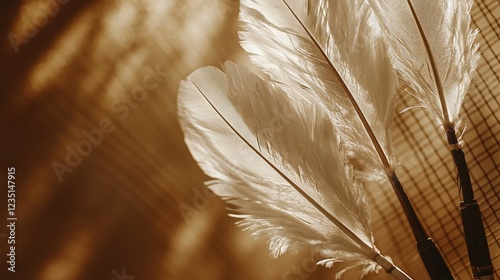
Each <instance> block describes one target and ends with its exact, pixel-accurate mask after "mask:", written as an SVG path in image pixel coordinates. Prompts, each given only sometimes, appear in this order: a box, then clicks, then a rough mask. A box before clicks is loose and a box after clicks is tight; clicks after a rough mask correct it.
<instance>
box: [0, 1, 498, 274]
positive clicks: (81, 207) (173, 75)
mask: <svg viewBox="0 0 500 280" xmlns="http://www.w3.org/2000/svg"><path fill="white" fill-rule="evenodd" d="M58 1H59V2H57V1H55V0H53V1H42V0H35V1H3V2H2V4H0V5H1V12H0V16H1V24H0V35H1V36H2V38H3V39H2V45H1V52H0V62H1V64H0V65H1V71H2V72H1V73H0V77H2V81H1V82H0V89H1V96H0V99H1V100H0V112H1V121H0V131H1V135H2V136H1V140H0V141H1V142H0V146H1V147H2V149H1V164H2V166H1V168H2V169H1V170H6V167H7V166H15V167H16V190H17V193H16V194H17V209H16V215H17V217H18V221H17V227H16V242H17V243H16V245H17V246H16V256H17V263H16V269H17V272H16V273H15V274H12V273H7V270H6V268H7V266H6V263H5V257H6V256H5V254H6V253H7V243H6V239H5V234H6V233H7V230H6V228H5V227H4V226H1V227H0V252H1V255H0V263H1V264H0V275H1V276H0V278H1V279H36V280H59V279H61V280H66V279H75V280H76V279H82V280H83V279H102V280H110V279H117V280H119V279H120V278H121V279H129V280H131V279H132V277H129V278H127V277H119V276H120V275H121V274H122V273H125V274H126V275H129V276H135V279H137V280H153V279H172V280H174V279H175V280H177V279H179V280H180V279H194V280H202V279H203V280H209V279H239V280H245V279H289V280H291V279H306V278H308V279H334V275H335V272H334V270H330V269H325V268H316V267H314V266H311V262H310V260H309V258H308V254H307V253H304V254H303V255H299V256H294V255H289V254H287V255H285V256H283V257H280V258H278V259H276V260H274V259H272V258H270V257H269V254H268V250H267V247H266V244H265V242H264V241H263V240H256V239H254V238H253V237H251V236H250V234H249V233H248V232H243V231H241V230H240V229H239V228H237V227H236V226H234V221H235V220H234V219H232V218H229V217H227V215H226V214H227V212H226V210H225V209H224V208H225V207H226V205H224V203H223V202H222V201H221V200H220V199H218V198H214V197H213V196H212V195H211V194H210V193H209V192H205V191H204V188H203V182H204V181H205V180H207V178H206V177H205V176H204V175H203V173H202V172H201V171H200V169H199V168H198V166H197V165H196V163H195V162H194V161H193V159H192V158H191V156H190V154H189V152H188V150H187V148H186V146H185V144H184V142H183V138H182V137H183V136H182V134H181V131H180V127H179V125H178V122H177V117H176V94H177V88H178V85H179V81H180V80H181V79H182V78H184V77H185V76H187V75H188V74H189V73H190V72H192V71H193V70H195V69H196V68H199V67H202V66H205V65H215V66H219V65H220V63H221V62H223V61H225V60H228V59H229V60H233V61H237V62H240V63H244V62H247V57H246V55H245V54H244V53H243V52H242V50H241V48H240V47H239V46H238V39H237V35H236V29H237V13H238V1H232V0H210V1H207V0H185V1H181V0H165V1H154V0H142V1H125V0H115V1H112V0H107V1H76V0H70V1H68V0H64V1H63V0H58ZM473 19H474V24H475V26H478V27H480V29H481V34H480V35H479V40H478V41H479V42H480V43H481V51H482V53H483V59H482V60H481V62H480V67H479V75H478V77H477V78H476V80H475V81H474V86H473V87H472V89H471V93H470V94H469V95H468V97H467V98H466V101H465V104H464V113H465V114H464V115H465V116H464V123H465V124H467V131H466V133H465V136H464V140H465V147H464V149H465V152H466V155H467V159H468V160H469V164H470V168H471V175H472V179H473V184H474V187H475V189H476V196H477V198H478V201H479V203H480V205H481V208H482V210H483V216H484V222H485V224H486V231H487V234H488V240H489V242H490V250H491V254H492V256H493V257H494V260H493V262H494V265H495V267H496V268H497V269H498V268H500V224H499V217H498V215H499V213H500V201H499V198H500V194H499V193H500V170H499V167H498V166H499V165H500V147H499V138H498V137H499V135H500V127H499V118H500V113H499V111H500V108H499V103H500V100H499V99H500V96H499V94H498V93H499V76H498V73H499V72H500V61H499V56H500V34H499V32H500V27H499V25H498V22H499V19H500V4H499V2H498V1H495V0H484V1H477V3H476V4H475V6H474V9H473ZM16 38H17V39H16ZM21 40H22V41H21ZM156 68H157V69H159V70H160V72H166V73H168V76H164V77H161V76H156V77H157V78H158V80H157V81H158V84H157V85H156V86H155V87H154V88H152V89H150V90H146V91H145V92H146V93H145V94H143V95H142V96H141V98H142V99H141V100H138V99H136V100H134V98H133V97H132V99H130V98H131V96H132V94H133V93H134V91H136V90H138V87H140V86H141V85H143V79H144V78H145V77H146V75H147V73H148V71H150V69H156ZM134 94H135V93H134ZM126 98H129V100H131V101H126ZM127 102H129V103H127ZM412 102H413V101H412V100H411V99H410V98H408V96H406V95H404V94H402V95H401V98H400V99H399V101H398V109H402V108H405V107H406V106H409V105H411V104H413V103H412ZM127 108H128V109H127ZM103 121H104V122H108V124H111V128H112V129H110V130H112V131H110V132H109V133H103V137H102V140H101V141H100V142H99V143H97V142H96V143H97V144H95V145H92V146H91V149H92V150H91V151H88V152H86V150H84V153H85V154H86V155H85V156H82V157H81V159H80V162H74V163H75V164H74V166H73V167H71V166H68V167H67V168H68V169H67V170H66V171H67V172H63V173H62V175H61V180H59V178H58V175H57V174H56V172H55V171H54V164H58V163H59V164H61V165H62V164H67V162H66V160H67V159H66V158H67V157H68V154H69V153H71V152H70V150H77V149H78V147H80V148H82V147H83V146H82V145H84V144H82V143H83V142H84V141H85V140H86V136H85V135H84V133H83V132H82V131H84V130H85V131H88V132H89V131H95V130H96V129H100V123H101V122H103ZM393 132H394V137H393V139H394V145H395V146H396V147H397V154H398V158H399V160H400V162H401V166H400V167H399V170H398V171H399V174H400V176H401V179H402V181H403V184H404V185H405V186H406V188H407V191H408V193H409V195H410V197H411V199H412V201H413V203H414V206H415V207H416V209H417V211H418V214H419V215H420V217H422V220H423V221H424V224H425V227H426V228H427V230H428V231H429V233H430V235H431V236H432V237H433V238H434V239H435V240H436V241H437V243H438V245H439V246H440V248H441V250H442V251H443V254H444V255H445V258H446V260H447V261H448V263H449V264H450V267H451V269H452V271H453V272H454V273H455V275H456V276H457V279H471V277H470V272H469V267H468V260H467V257H466V248H465V243H464V239H463V234H462V229H461V223H460V219H459V217H458V202H459V198H458V191H457V187H456V185H455V183H454V171H453V166H452V164H451V162H450V157H449V154H448V151H447V150H446V148H445V146H444V139H443V137H442V136H443V134H442V132H441V131H438V130H437V129H436V128H435V126H434V121H433V120H431V119H429V118H428V117H427V116H426V113H425V112H424V111H422V110H412V111H410V112H408V113H405V114H403V115H399V116H397V119H396V121H395V125H394V128H393ZM87 148H88V147H87ZM83 149H85V147H83ZM70 160H71V159H70ZM73 160H76V159H73ZM55 162H57V163H55ZM1 174H5V175H2V176H6V171H2V173H1ZM4 180H5V179H4ZM4 186H5V185H4ZM0 193H1V197H2V198H1V199H0V201H1V202H0V205H1V211H0V213H2V216H1V221H2V222H1V223H2V224H3V223H4V222H3V221H5V217H6V211H5V210H4V209H6V206H5V202H6V188H5V187H2V191H1V192H0ZM368 194H369V197H370V202H371V207H372V210H373V229H374V232H375V237H376V240H377V245H378V247H379V248H380V249H381V250H382V251H383V252H384V253H385V254H388V255H390V256H392V257H393V259H394V261H395V263H396V264H398V265H399V266H400V267H402V268H403V269H405V270H406V271H407V272H408V273H409V274H410V275H411V276H413V277H414V279H428V276H426V274H425V271H424V270H423V266H422V263H421V261H420V260H419V257H418V255H417V254H416V249H415V246H414V242H413V239H412V236H411V233H410V230H409V227H408V224H407V222H406V221H405V218H404V215H403V214H402V211H401V209H400V207H399V206H398V205H397V203H396V199H395V196H394V195H393V193H392V190H391V189H390V186H388V185H384V186H382V187H371V188H370V189H369V191H368ZM184 210H185V211H184ZM183 211H184V212H183ZM340 267H341V265H340ZM496 273H497V274H496V277H497V278H499V276H500V275H499V272H496ZM343 279H355V276H352V275H346V276H345V277H344V278H343ZM369 279H389V278H388V277H387V276H386V275H384V274H379V275H371V276H370V277H369Z"/></svg>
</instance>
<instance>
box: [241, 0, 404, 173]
mask: <svg viewBox="0 0 500 280" xmlns="http://www.w3.org/2000/svg"><path fill="white" fill-rule="evenodd" d="M369 17H370V9H369V7H368V6H367V5H366V4H365V3H364V1H363V0H351V1H326V0H319V1H265V0H242V1H241V11H240V21H241V22H242V26H243V31H242V32H240V39H241V45H242V46H243V48H244V49H245V50H246V51H248V52H249V53H250V54H251V59H252V61H253V62H254V63H255V64H257V65H259V66H261V67H262V68H263V69H264V71H265V72H266V73H268V74H269V75H270V76H271V78H272V79H273V80H274V81H275V82H276V84H278V85H279V86H280V87H282V88H284V89H285V90H286V91H287V92H288V93H289V94H294V95H298V96H301V97H302V98H305V99H309V100H314V101H313V102H317V103H321V104H322V106H324V109H325V110H326V111H328V112H329V114H330V117H331V118H332V120H333V121H334V123H335V124H336V125H337V127H338V135H339V137H340V139H341V145H342V147H343V149H342V151H343V152H344V153H345V154H344V156H345V159H346V160H347V161H348V162H349V163H350V164H351V165H352V166H353V167H354V169H355V171H356V172H357V174H358V175H361V178H363V179H368V180H376V181H383V180H385V179H386V178H387V174H386V173H388V172H393V170H394V160H393V158H392V155H391V149H390V141H389V128H390V123H391V119H392V112H393V110H394V107H393V104H394V102H393V101H394V96H395V92H396V88H395V86H396V75H395V72H394V71H393V70H392V67H391V64H390V61H389V58H388V56H387V46H386V45H385V43H384V42H383V41H382V40H381V39H379V38H377V37H376V30H373V28H372V27H371V26H370V25H368V24H366V23H367V22H368V21H369ZM353 104H354V106H353ZM356 107H358V108H356Z"/></svg>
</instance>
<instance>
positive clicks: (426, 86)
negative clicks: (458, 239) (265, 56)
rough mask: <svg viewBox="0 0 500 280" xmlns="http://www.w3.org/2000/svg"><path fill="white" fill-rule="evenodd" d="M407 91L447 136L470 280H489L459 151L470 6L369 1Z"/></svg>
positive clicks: (468, 74)
mask: <svg viewBox="0 0 500 280" xmlns="http://www.w3.org/2000/svg"><path fill="white" fill-rule="evenodd" d="M368 1H369V3H370V5H371V6H372V7H373V10H374V16H375V17H374V19H375V20H376V21H378V22H379V24H380V26H381V31H382V32H381V33H382V34H383V35H384V36H385V38H386V40H387V41H388V42H389V43H390V45H391V54H392V58H393V63H394V67H395V68H396V69H397V71H398V72H399V74H400V76H401V78H402V79H403V80H404V81H405V82H406V83H407V84H408V86H409V89H408V91H409V92H410V94H412V95H413V96H414V97H416V99H417V100H418V102H419V105H420V106H421V107H424V108H426V109H427V110H428V111H429V112H430V113H431V114H432V115H433V116H434V117H435V118H436V119H437V121H438V123H439V124H440V125H441V127H442V128H443V129H444V130H445V132H446V137H447V140H448V144H449V148H450V152H451V155H452V158H453V162H454V165H455V170H456V172H457V182H458V186H459V191H460V193H461V195H462V201H461V203H460V205H461V210H460V212H461V216H462V224H463V228H464V235H465V240H466V245H467V250H468V253H469V260H470V264H471V267H472V273H473V275H474V279H479V278H481V279H483V278H484V279H490V278H491V279H493V273H494V269H493V266H492V261H491V255H490V253H489V249H488V240H487V238H486V233H485V230H484V225H483V222H482V219H481V211H480V209H479V205H478V203H477V201H476V199H475V197H474V191H473V189H472V184H471V180H470V175H469V169H468V166H467V162H466V159H465V154H464V152H463V151H462V148H461V139H460V138H461V136H462V134H463V131H460V130H461V128H460V108H461V106H462V103H463V100H464V97H465V94H466V93H467V91H468V88H469V86H470V83H471V80H472V77H473V75H474V73H475V71H476V67H477V62H478V60H479V52H478V45H477V44H475V43H474V40H475V37H476V35H477V31H476V30H471V28H470V20H471V19H470V10H471V7H472V2H473V1H472V0H461V1H453V0H443V1H432V0H368Z"/></svg>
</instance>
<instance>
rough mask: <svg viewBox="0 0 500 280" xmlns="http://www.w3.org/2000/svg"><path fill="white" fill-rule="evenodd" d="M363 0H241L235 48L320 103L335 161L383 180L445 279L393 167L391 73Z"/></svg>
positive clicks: (428, 261)
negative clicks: (331, 128) (330, 127)
mask: <svg viewBox="0 0 500 280" xmlns="http://www.w3.org/2000/svg"><path fill="white" fill-rule="evenodd" d="M371 12H372V10H371V8H370V6H368V4H367V3H366V2H365V1H364V0H349V1H343V0H317V1H311V0H309V1H306V0H282V1H266V0H242V1H241V8H240V21H241V22H242V26H243V31H241V32H240V39H241V45H242V47H243V48H244V49H245V50H246V51H247V52H249V53H250V58H251V60H252V61H253V62H254V63H255V64H257V65H259V66H260V67H261V68H262V69H263V70H264V71H265V72H266V73H267V74H269V76H270V77H271V79H272V80H274V83H275V84H276V85H277V86H278V87H281V88H283V89H284V90H285V91H286V92H287V93H288V94H290V95H291V96H292V97H293V98H294V99H304V100H312V101H311V102H313V103H315V104H320V105H319V106H320V108H321V109H322V110H324V111H325V112H326V113H327V114H328V115H329V117H330V118H331V120H332V122H333V123H334V124H335V126H336V128H337V131H338V138H339V139H338V140H339V143H340V145H341V150H340V151H341V152H342V154H343V160H344V161H345V162H346V163H347V165H348V166H351V167H352V168H353V170H354V175H355V176H354V178H355V179H359V180H361V181H376V182H379V183H381V182H383V181H386V180H387V179H389V181H390V183H391V185H392V186H393V188H394V191H395V193H396V195H397V197H398V199H399V201H400V203H401V205H402V207H403V209H404V211H405V214H406V216H407V218H408V221H409V222H410V226H411V228H412V230H413V233H414V236H415V239H416V241H417V247H419V248H425V249H422V250H419V254H420V256H421V258H422V260H423V262H424V264H425V266H426V268H427V271H428V272H429V273H430V274H431V277H432V278H436V279H452V276H451V272H450V271H449V268H448V266H447V265H446V262H445V261H444V259H443V257H442V256H441V253H440V252H439V250H438V248H437V246H436V245H435V243H434V242H433V241H432V239H430V238H429V236H428V235H427V233H426V231H425V229H424V228H423V226H422V224H421V222H420V220H419V219H418V216H417V215H416V212H415V210H414V208H413V206H412V205H411V202H410V200H409V198H408V196H407V194H406V192H405V190H404V188H403V187H402V185H401V183H400V182H399V180H398V177H397V176H396V172H395V159H394V158H393V157H392V155H391V148H390V147H391V145H390V139H389V129H390V123H391V119H392V114H393V110H394V97H395V92H396V81H397V79H396V73H395V71H394V70H393V68H392V65H391V61H390V58H389V56H388V55H387V54H388V50H389V47H388V46H387V44H386V42H385V40H383V39H382V38H381V37H379V36H380V35H379V32H380V29H381V27H380V26H378V25H377V21H375V20H373V19H372V15H371Z"/></svg>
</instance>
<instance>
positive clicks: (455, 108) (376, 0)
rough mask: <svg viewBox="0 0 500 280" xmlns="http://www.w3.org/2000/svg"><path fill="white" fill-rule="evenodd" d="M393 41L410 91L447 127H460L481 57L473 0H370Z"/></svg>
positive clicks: (397, 66) (399, 66) (397, 61)
mask: <svg viewBox="0 0 500 280" xmlns="http://www.w3.org/2000/svg"><path fill="white" fill-rule="evenodd" d="M367 1H368V2H369V3H370V5H371V6H372V7H373V10H374V16H375V18H376V20H377V21H378V22H379V23H380V25H381V27H382V31H383V32H382V34H384V35H385V38H386V39H387V41H388V42H390V44H391V49H392V56H393V62H394V65H395V68H396V69H397V70H398V72H399V74H400V75H401V77H402V79H403V80H404V81H405V82H406V83H407V84H408V86H409V87H410V88H411V90H410V93H411V94H413V95H414V96H415V97H416V98H417V99H418V101H419V103H420V105H421V106H423V107H424V108H426V109H428V110H429V111H430V112H431V113H432V114H433V115H434V116H435V118H436V119H437V120H438V121H439V123H440V124H441V125H443V126H444V127H448V126H451V127H452V128H455V130H457V129H456V127H455V125H456V123H457V122H458V121H459V113H460V108H461V105H462V102H463V99H464V97H465V94H466V93H467V91H468V88H469V85H470V83H471V80H472V77H473V75H474V73H475V71H476V67H477V62H478V59H479V53H478V46H477V45H476V44H475V43H474V39H475V37H476V34H477V31H473V30H471V28H470V20H471V19H470V9H471V7H472V2H473V1H472V0H460V1H456V0H441V1H435V0H367Z"/></svg>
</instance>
